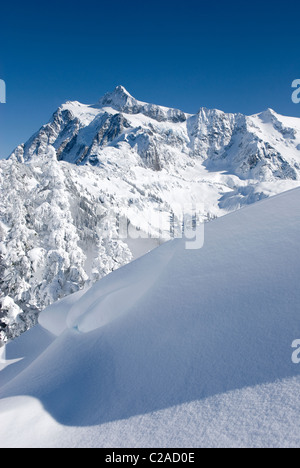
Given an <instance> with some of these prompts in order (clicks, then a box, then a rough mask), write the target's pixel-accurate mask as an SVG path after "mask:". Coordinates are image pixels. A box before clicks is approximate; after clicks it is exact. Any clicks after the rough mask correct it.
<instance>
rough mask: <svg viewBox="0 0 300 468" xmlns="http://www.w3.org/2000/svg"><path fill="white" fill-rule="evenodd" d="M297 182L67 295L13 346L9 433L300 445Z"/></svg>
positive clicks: (159, 443) (1, 429) (2, 442)
mask: <svg viewBox="0 0 300 468" xmlns="http://www.w3.org/2000/svg"><path fill="white" fill-rule="evenodd" d="M299 201H300V190H299V189H296V190H293V191H290V192H286V193H284V194H281V195H279V196H277V197H274V198H270V199H267V200H263V201H261V202H259V203H257V204H255V205H252V206H250V207H246V208H244V209H242V210H240V211H238V212H235V213H232V214H230V215H228V216H225V217H222V218H219V219H217V220H214V221H212V222H211V223H208V224H207V225H206V229H205V244H204V247H203V248H202V249H200V250H185V248H184V247H185V242H184V240H174V241H171V242H168V243H166V244H164V245H162V246H161V247H159V248H157V249H155V250H153V251H152V252H151V253H149V254H148V255H146V256H144V257H142V258H140V259H138V260H136V261H134V262H132V263H131V264H129V265H127V266H125V267H123V268H120V269H119V270H117V271H115V272H113V273H112V274H110V275H108V276H106V277H105V278H104V279H102V280H101V281H100V282H98V283H97V284H95V285H94V286H92V287H91V288H90V289H88V290H87V291H79V292H77V293H75V294H74V295H73V296H69V297H68V298H66V299H63V300H61V301H60V302H57V303H56V304H55V305H54V306H51V307H49V308H48V309H46V310H45V311H44V312H43V313H42V314H41V315H40V324H39V325H38V326H36V327H34V328H33V329H31V330H30V331H29V332H27V333H25V334H24V335H22V336H21V337H20V338H18V339H17V340H15V341H14V342H11V343H9V344H8V345H7V346H6V348H5V351H6V360H5V359H3V361H2V370H1V372H0V378H1V387H0V398H1V399H0V415H1V422H2V424H1V425H0V446H1V447H8V446H9V447H11V446H13V447H18V446H26V447H28V446H34V447H40V446H42V447H49V446H51V447H53V446H55V447H79V446H80V447H99V446H104V447H114V446H118V447H126V446H129V447H137V446H139V447H143V446H144V447H164V446H165V447H200V446H209V447H224V446H225V447H233V446H234V447H261V446H263V447H278V446H281V447H292V446H296V447H299V446H300V428H299V417H300V401H299V390H300V375H299V372H300V366H297V365H295V364H293V363H292V360H291V356H292V351H293V350H292V348H291V344H292V342H293V341H294V340H295V339H297V338H299V337H300V317H299V308H300V292H299V274H300V261H299V260H300V258H299V239H300V203H299Z"/></svg>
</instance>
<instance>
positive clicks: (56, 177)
mask: <svg viewBox="0 0 300 468" xmlns="http://www.w3.org/2000/svg"><path fill="white" fill-rule="evenodd" d="M298 185H300V119H296V118H289V117H283V116H280V115H278V114H276V113H275V112H274V111H272V110H267V111H266V112H263V113H261V114H257V115H254V116H250V117H248V116H244V115H240V114H237V115H235V114H225V113H224V112H221V111H218V110H208V109H204V108H202V109H200V110H199V112H198V113H197V114H196V115H190V114H186V113H184V112H182V111H180V110H176V109H169V108H165V107H162V106H157V105H153V104H147V103H144V102H140V101H138V100H136V99H135V98H133V97H132V96H131V95H130V94H129V93H128V92H127V91H126V90H125V89H124V88H123V87H122V86H118V87H117V88H116V89H115V90H114V91H113V92H112V93H108V94H106V95H105V96H104V97H103V98H101V99H100V101H99V102H97V103H96V104H95V105H84V104H81V103H79V102H67V103H66V104H63V105H62V106H61V107H60V108H59V109H58V110H57V111H56V112H55V114H54V115H53V117H52V119H51V120H50V122H49V123H48V124H46V125H44V126H43V127H42V128H41V129H40V130H39V131H38V132H37V133H36V134H35V135H33V137H32V138H30V140H29V141H28V142H27V143H25V144H23V145H20V146H18V147H17V148H16V150H15V151H14V152H13V153H12V155H11V156H10V157H9V159H8V160H7V161H0V340H2V341H5V340H7V338H10V337H13V336H16V335H18V334H19V333H20V332H21V331H23V330H26V329H27V328H28V327H30V326H31V325H32V324H33V323H35V321H36V317H37V315H38V313H39V312H40V311H41V310H42V309H43V308H44V307H45V306H47V305H49V304H51V303H53V302H55V301H56V300H57V299H59V298H61V297H63V296H66V295H68V294H70V293H72V292H76V291H78V290H79V289H82V288H83V287H85V286H88V285H89V284H90V283H93V282H94V281H96V280H98V279H99V278H101V277H103V276H105V275H106V274H107V273H109V272H111V271H113V270H115V269H117V268H119V267H120V266H122V265H124V264H126V263H128V262H129V261H130V260H132V259H133V258H135V257H136V256H138V255H140V254H141V253H145V252H146V251H147V250H149V249H150V248H152V247H153V246H155V245H157V243H155V242H154V241H151V242H143V243H138V242H133V241H132V240H130V239H129V241H126V242H125V241H124V240H122V239H120V238H119V236H118V232H117V224H116V219H117V218H118V216H124V217H126V218H128V220H129V221H128V222H129V223H130V224H131V225H132V226H134V227H136V228H138V229H140V230H141V231H142V232H147V233H150V234H151V235H152V237H153V238H161V237H162V230H161V227H160V226H159V223H158V221H156V217H155V215H156V214H157V213H158V212H160V211H164V212H166V213H170V214H174V213H176V212H178V207H180V206H183V205H187V204H193V205H196V206H198V207H199V206H201V213H200V218H201V220H202V221H206V220H209V219H212V218H215V217H219V216H221V215H223V214H226V213H228V212H229V211H233V210H236V209H238V208H240V207H241V206H243V205H246V204H249V203H253V202H256V201H258V200H261V199H263V198H265V197H268V196H270V195H274V194H276V193H279V192H282V191H285V190H287V189H290V188H293V187H296V186H298ZM177 214H178V213H177Z"/></svg>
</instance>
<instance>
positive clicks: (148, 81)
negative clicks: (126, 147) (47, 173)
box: [0, 0, 300, 157]
mask: <svg viewBox="0 0 300 468" xmlns="http://www.w3.org/2000/svg"><path fill="white" fill-rule="evenodd" d="M0 10H1V11H0V14H1V27H0V40H1V42H0V44H1V45H0V79H4V80H5V81H6V85H7V104H0V157H4V156H7V155H8V154H9V153H10V152H11V151H12V149H13V148H14V147H15V146H16V145H17V144H19V143H21V142H24V141H26V140H27V139H28V138H29V137H30V136H31V135H32V133H33V132H34V131H36V130H38V129H39V127H40V126H41V125H42V124H44V123H46V122H47V121H48V120H49V118H50V117H51V115H52V113H53V112H54V111H55V110H56V108H57V107H58V106H59V105H60V104H61V103H62V102H64V101H67V100H78V101H81V102H85V103H93V102H96V101H97V100H98V99H99V98H100V96H102V95H103V94H104V93H105V92H107V91H110V90H112V89H113V88H114V87H115V86H116V85H118V84H122V85H123V86H125V87H126V88H127V89H128V91H129V92H130V93H131V94H132V95H134V96H135V97H136V98H137V99H140V100H143V101H149V102H155V103H157V104H161V105H165V106H169V107H177V108H180V109H182V110H184V111H186V112H191V113H194V112H197V110H198V109H199V107H201V106H205V107H208V108H219V109H222V110H224V111H227V112H242V113H246V114H253V113H257V112H259V111H261V110H264V109H266V108H268V107H271V108H273V109H275V110H276V111H277V112H279V113H282V114H287V115H294V116H299V117H300V104H299V105H295V104H293V103H292V101H291V93H292V89H291V83H292V81H293V80H294V79H297V78H300V49H299V46H300V40H299V39H300V23H299V22H300V2H299V0H297V1H291V0H286V1H280V2H279V1H277V0H273V1H272V2H271V1H270V0H268V1H263V0H260V1H257V0H252V1H250V2H247V1H246V2H241V1H239V2H236V1H226V0H216V1H207V0H206V1H203V0H197V1H194V0H185V1H180V2H177V1H176V0H173V1H169V0H160V1H157V0H151V2H147V1H144V2H142V1H130V0H128V1H119V0H111V1H108V0H106V1H102V0H97V1H94V0H92V1H91V0H86V1H84V2H82V1H81V2H77V1H72V2H71V1H68V2H67V1H64V0H62V1H57V0H51V2H46V3H45V2H32V1H30V0H29V1H26V2H24V1H22V2H19V1H14V2H1V7H0Z"/></svg>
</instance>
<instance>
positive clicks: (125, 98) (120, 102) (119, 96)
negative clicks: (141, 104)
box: [98, 85, 137, 111]
mask: <svg viewBox="0 0 300 468" xmlns="http://www.w3.org/2000/svg"><path fill="white" fill-rule="evenodd" d="M98 104H99V105H100V106H101V107H105V106H107V107H113V108H114V109H116V110H120V111H122V110H123V109H124V108H125V107H131V106H133V105H136V104H137V100H136V99H135V98H134V97H132V96H131V94H130V93H129V92H128V91H127V89H126V88H124V86H121V85H119V86H117V87H116V88H115V89H114V90H113V91H112V92H111V93H106V94H105V95H104V96H103V97H102V98H101V99H100V101H99V103H98Z"/></svg>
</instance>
